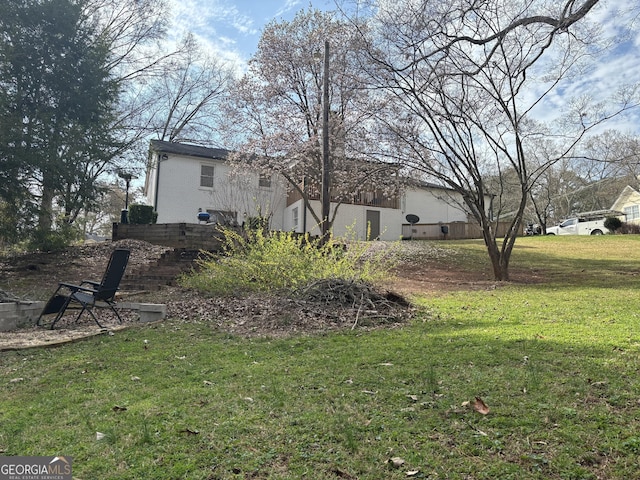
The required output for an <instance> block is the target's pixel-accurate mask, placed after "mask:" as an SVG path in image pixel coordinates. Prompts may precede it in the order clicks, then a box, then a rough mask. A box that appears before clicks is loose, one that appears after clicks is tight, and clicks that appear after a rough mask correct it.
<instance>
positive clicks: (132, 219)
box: [129, 204, 158, 225]
mask: <svg viewBox="0 0 640 480" xmlns="http://www.w3.org/2000/svg"><path fill="white" fill-rule="evenodd" d="M157 219H158V212H154V211H153V207H152V206H151V205H138V204H134V205H131V206H129V223H133V224H136V225H147V224H149V223H156V220H157Z"/></svg>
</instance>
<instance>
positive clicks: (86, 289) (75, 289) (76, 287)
mask: <svg viewBox="0 0 640 480" xmlns="http://www.w3.org/2000/svg"><path fill="white" fill-rule="evenodd" d="M60 287H66V288H68V289H69V290H71V291H72V292H78V291H83V292H89V293H96V290H95V289H93V288H89V287H83V286H82V285H75V284H73V283H64V282H60ZM58 288H59V287H58Z"/></svg>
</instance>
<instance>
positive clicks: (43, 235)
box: [27, 224, 82, 252]
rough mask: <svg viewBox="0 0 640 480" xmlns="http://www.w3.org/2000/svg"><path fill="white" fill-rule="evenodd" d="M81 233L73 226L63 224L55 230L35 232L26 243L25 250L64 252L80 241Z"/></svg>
mask: <svg viewBox="0 0 640 480" xmlns="http://www.w3.org/2000/svg"><path fill="white" fill-rule="evenodd" d="M81 237H82V235H81V232H80V231H79V230H78V229H77V228H76V227H75V225H70V224H63V225H62V226H61V227H60V228H58V229H57V230H51V231H46V232H45V231H42V230H36V231H34V233H33V234H32V236H31V238H30V239H29V241H28V243H27V250H29V251H34V250H39V251H42V252H56V251H60V250H64V249H65V248H66V247H68V246H69V245H71V244H72V243H73V242H75V241H77V240H80V238H81Z"/></svg>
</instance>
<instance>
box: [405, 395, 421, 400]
mask: <svg viewBox="0 0 640 480" xmlns="http://www.w3.org/2000/svg"><path fill="white" fill-rule="evenodd" d="M407 398H408V399H409V400H413V401H414V402H417V401H418V396H417V395H407Z"/></svg>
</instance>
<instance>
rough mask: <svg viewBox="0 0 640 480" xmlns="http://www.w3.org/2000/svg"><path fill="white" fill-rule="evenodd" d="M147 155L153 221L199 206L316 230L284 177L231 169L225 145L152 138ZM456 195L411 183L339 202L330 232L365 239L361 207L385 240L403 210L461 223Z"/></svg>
mask: <svg viewBox="0 0 640 480" xmlns="http://www.w3.org/2000/svg"><path fill="white" fill-rule="evenodd" d="M150 154H151V157H150V160H151V161H150V167H149V169H148V172H147V178H146V182H145V193H146V195H147V201H148V203H149V204H150V205H153V206H154V207H155V208H156V211H157V212H158V220H157V221H158V223H184V222H187V223H197V222H198V217H197V215H198V209H201V210H202V211H222V212H234V213H235V220H236V222H237V223H238V224H239V225H242V224H243V223H244V222H245V221H246V220H247V218H248V217H250V216H257V215H262V216H265V215H269V217H270V228H271V229H272V230H285V231H295V232H300V233H302V232H304V231H305V230H306V232H309V233H310V234H312V235H319V234H320V229H319V228H318V226H317V225H316V221H315V219H314V218H313V216H312V215H311V213H310V212H309V211H307V212H306V215H305V211H304V204H303V201H302V200H300V199H298V198H294V196H291V195H287V185H286V181H285V180H284V178H282V177H274V178H272V182H271V187H268V188H265V187H260V175H259V172H253V171H251V170H247V171H246V172H242V173H241V174H238V173H237V172H233V171H232V169H231V167H230V165H229V164H227V163H226V161H225V160H224V159H225V158H226V155H227V154H228V152H227V151H226V150H219V149H207V148H203V147H197V146H190V145H182V144H174V143H170V142H160V141H152V143H151V151H150ZM202 165H212V166H213V167H214V174H213V187H211V188H204V187H200V176H201V166H202ZM456 198H457V199H460V196H459V194H457V193H455V192H453V191H452V190H448V189H446V188H442V187H438V186H434V185H416V186H412V187H409V188H407V189H405V191H404V193H403V194H402V195H401V196H400V198H399V201H398V199H395V198H394V201H393V202H382V203H381V202H377V203H376V204H375V205H363V204H347V203H344V204H341V205H340V207H339V210H338V214H337V216H336V219H335V221H334V224H333V234H334V235H335V236H336V237H347V238H351V239H358V240H365V239H367V237H368V225H367V212H369V213H370V214H371V216H372V217H377V216H378V214H379V218H380V222H379V223H380V235H379V237H378V238H379V239H381V240H390V241H393V240H398V239H400V238H402V235H403V233H405V232H404V231H406V227H407V226H408V225H409V223H408V221H407V220H406V216H407V215H408V214H413V215H417V216H418V217H419V218H420V223H421V224H448V223H453V222H467V214H466V212H465V210H464V208H463V207H462V206H461V202H459V201H458V202H456V201H455V199H456ZM287 202H288V203H289V205H287ZM488 203H489V202H487V204H488ZM311 205H312V206H313V208H314V211H316V212H318V211H320V202H319V201H318V200H313V201H311ZM393 207H395V208H393ZM334 208H335V204H332V206H331V215H333V212H334ZM295 209H297V215H296V213H295V212H294V210H295ZM374 212H375V213H374ZM294 218H297V220H298V222H297V224H294ZM305 219H306V222H305ZM376 219H377V218H376ZM305 223H306V229H305ZM405 234H406V233H405Z"/></svg>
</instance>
